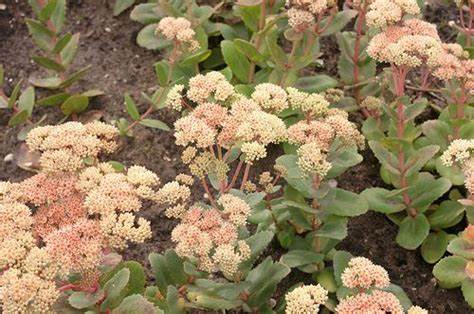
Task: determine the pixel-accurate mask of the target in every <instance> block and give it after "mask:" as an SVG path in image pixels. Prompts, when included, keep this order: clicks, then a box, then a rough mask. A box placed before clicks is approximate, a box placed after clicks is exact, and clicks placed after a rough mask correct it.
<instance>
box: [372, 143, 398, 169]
mask: <svg viewBox="0 0 474 314" xmlns="http://www.w3.org/2000/svg"><path fill="white" fill-rule="evenodd" d="M369 146H370V148H371V149H372V152H373V153H374V155H375V157H377V159H378V160H379V162H380V163H381V164H382V165H383V166H384V167H385V168H386V169H387V170H388V171H390V172H391V173H393V174H394V175H400V171H399V170H398V158H397V156H395V154H393V153H392V152H390V151H389V150H388V149H387V148H385V147H384V146H383V145H382V144H380V143H379V142H377V141H369Z"/></svg>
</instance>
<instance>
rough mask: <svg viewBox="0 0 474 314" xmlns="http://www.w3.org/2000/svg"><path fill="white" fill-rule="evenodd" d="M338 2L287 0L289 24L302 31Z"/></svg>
mask: <svg viewBox="0 0 474 314" xmlns="http://www.w3.org/2000/svg"><path fill="white" fill-rule="evenodd" d="M335 4H336V2H335V1H334V0H287V1H286V7H288V8H289V9H288V24H289V25H290V27H292V28H293V29H294V30H296V31H299V32H302V31H304V30H305V29H307V28H308V27H311V26H312V25H314V23H315V20H316V18H318V17H319V16H321V15H323V14H324V12H326V11H327V10H328V9H330V8H331V7H333V6H334V5H335Z"/></svg>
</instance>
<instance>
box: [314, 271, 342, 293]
mask: <svg viewBox="0 0 474 314" xmlns="http://www.w3.org/2000/svg"><path fill="white" fill-rule="evenodd" d="M313 278H315V279H316V282H318V283H319V284H321V286H323V288H324V289H326V290H327V291H328V292H330V293H335V292H336V290H337V282H336V278H334V272H333V270H332V269H331V268H329V267H327V268H324V269H323V270H322V271H320V272H318V273H317V274H315V275H313Z"/></svg>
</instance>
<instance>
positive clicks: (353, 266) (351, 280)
mask: <svg viewBox="0 0 474 314" xmlns="http://www.w3.org/2000/svg"><path fill="white" fill-rule="evenodd" d="M341 280H342V283H343V285H344V286H346V287H348V288H361V289H369V288H371V287H377V288H379V289H382V288H386V287H388V285H389V284H390V279H389V277H388V273H387V271H386V270H385V269H384V268H383V267H382V266H379V265H375V264H373V263H372V262H371V261H370V260H369V259H367V258H365V257H354V258H352V259H351V260H350V261H349V265H348V267H347V268H346V269H344V272H343V273H342V275H341Z"/></svg>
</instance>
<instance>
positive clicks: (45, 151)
mask: <svg viewBox="0 0 474 314" xmlns="http://www.w3.org/2000/svg"><path fill="white" fill-rule="evenodd" d="M117 135H118V130H117V128H115V127H114V126H112V125H108V124H105V123H102V122H98V121H96V122H91V123H88V124H82V123H80V122H67V123H64V124H61V125H57V126H52V125H48V126H43V127H37V128H34V129H33V130H31V131H30V132H29V133H28V137H27V139H26V143H27V144H28V147H29V148H30V149H31V150H33V151H38V152H40V153H41V158H40V162H41V167H42V171H43V172H48V173H49V172H73V171H77V170H79V169H81V168H83V167H84V166H85V164H84V160H86V159H92V162H93V161H95V160H97V158H98V156H99V154H100V153H111V152H113V151H114V150H115V149H116V147H117V144H116V142H115V137H116V136H117Z"/></svg>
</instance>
